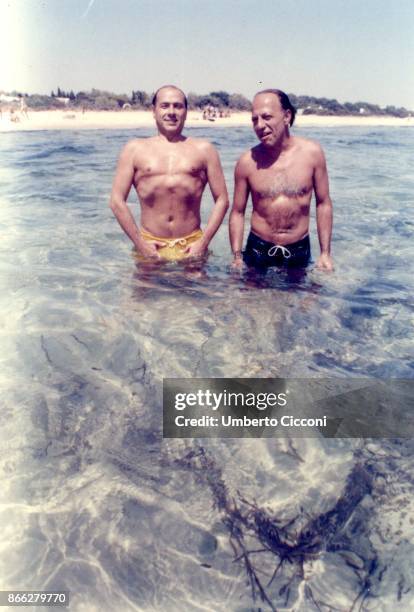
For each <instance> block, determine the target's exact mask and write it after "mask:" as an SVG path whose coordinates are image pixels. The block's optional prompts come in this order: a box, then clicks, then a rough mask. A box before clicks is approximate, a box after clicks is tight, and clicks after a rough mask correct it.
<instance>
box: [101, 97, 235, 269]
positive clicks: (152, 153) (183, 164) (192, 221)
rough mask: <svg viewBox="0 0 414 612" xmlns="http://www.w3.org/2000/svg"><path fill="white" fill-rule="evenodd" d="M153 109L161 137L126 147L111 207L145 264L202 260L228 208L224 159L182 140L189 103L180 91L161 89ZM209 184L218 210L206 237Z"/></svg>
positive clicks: (206, 144)
mask: <svg viewBox="0 0 414 612" xmlns="http://www.w3.org/2000/svg"><path fill="white" fill-rule="evenodd" d="M152 104H153V115H154V119H155V123H156V125H157V129H158V135H157V136H153V137H152V138H140V139H138V138H137V139H134V140H131V141H129V142H128V143H127V144H126V145H125V147H124V148H123V150H122V152H121V155H120V158H119V162H118V167H117V170H116V174H115V178H114V182H113V188H112V194H111V199H110V207H111V209H112V211H113V213H114V215H115V216H116V218H117V220H118V222H119V224H120V226H121V227H122V229H123V230H124V232H125V233H126V234H127V235H128V236H129V238H130V239H131V240H132V242H133V243H134V245H135V247H136V249H137V251H138V254H140V255H141V256H143V257H144V258H151V259H160V260H179V259H186V258H189V257H197V258H198V257H202V256H203V255H204V254H205V253H206V251H207V247H208V245H209V243H210V241H211V239H212V238H213V236H214V234H215V233H216V231H217V230H218V228H219V226H220V224H221V222H222V220H223V218H224V216H225V214H226V211H227V208H228V205H229V204H228V196H227V189H226V184H225V182H224V176H223V170H222V168H221V164H220V159H219V156H218V153H217V151H216V149H215V148H214V147H213V146H212V145H211V144H210V143H209V142H207V141H206V140H201V139H199V138H190V137H186V136H183V135H182V131H183V128H184V123H185V120H186V116H187V98H186V96H185V95H184V93H183V92H182V91H181V89H178V87H175V86H173V85H165V86H163V87H160V89H158V91H157V92H156V93H155V95H154V98H153V101H152ZM207 183H208V184H209V187H210V190H211V193H212V195H213V198H214V201H215V205H214V207H213V210H212V213H211V215H210V218H209V220H208V223H207V225H206V227H205V229H204V231H202V230H201V229H200V223H201V219H200V205H201V197H202V194H203V191H204V188H205V186H206V185H207ZM132 185H133V186H134V187H135V189H136V192H137V195H138V198H139V201H140V204H141V223H140V227H139V228H138V226H137V224H136V222H135V220H134V218H133V216H132V214H131V211H130V210H129V208H128V205H127V198H128V194H129V191H130V189H131V187H132Z"/></svg>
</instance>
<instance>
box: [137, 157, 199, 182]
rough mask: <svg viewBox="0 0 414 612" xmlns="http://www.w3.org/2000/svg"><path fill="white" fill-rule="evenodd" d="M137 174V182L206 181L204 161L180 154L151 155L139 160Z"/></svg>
mask: <svg viewBox="0 0 414 612" xmlns="http://www.w3.org/2000/svg"><path fill="white" fill-rule="evenodd" d="M137 166H138V167H137V170H136V173H135V179H136V181H137V182H139V181H141V180H145V179H157V178H158V179H160V180H164V181H167V182H168V181H172V182H175V181H177V180H185V179H186V178H188V179H190V180H191V179H195V180H197V179H198V180H201V181H205V180H206V168H205V164H204V161H203V160H202V159H201V158H200V157H198V156H196V155H183V154H179V153H169V154H156V153H155V154H149V155H147V156H145V158H142V159H141V160H139V163H138V164H137Z"/></svg>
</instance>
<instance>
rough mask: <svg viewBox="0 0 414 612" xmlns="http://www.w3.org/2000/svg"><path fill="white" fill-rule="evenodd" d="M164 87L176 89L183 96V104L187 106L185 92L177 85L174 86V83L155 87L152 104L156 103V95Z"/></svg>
mask: <svg viewBox="0 0 414 612" xmlns="http://www.w3.org/2000/svg"><path fill="white" fill-rule="evenodd" d="M164 89H173V90H174V91H178V92H179V93H180V94H181V95H182V97H183V102H184V106H185V107H186V108H188V102H187V97H186V95H185V93H184V92H183V90H182V89H180V88H179V87H176V86H175V85H162V87H159V88H158V89H157V91H156V92H155V94H154V97H153V98H152V105H153V106H154V107H155V106H156V105H157V96H158V94H159V93H160V91H163V90H164Z"/></svg>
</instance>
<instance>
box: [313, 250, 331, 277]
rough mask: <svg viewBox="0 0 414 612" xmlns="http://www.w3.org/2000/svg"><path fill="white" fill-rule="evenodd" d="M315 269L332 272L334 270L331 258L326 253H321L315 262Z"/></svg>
mask: <svg viewBox="0 0 414 612" xmlns="http://www.w3.org/2000/svg"><path fill="white" fill-rule="evenodd" d="M316 267H317V268H319V270H327V271H328V272H332V270H333V269H334V265H333V259H332V257H331V256H330V255H328V253H321V255H320V256H319V258H318V261H317V262H316Z"/></svg>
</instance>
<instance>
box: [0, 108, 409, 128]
mask: <svg viewBox="0 0 414 612" xmlns="http://www.w3.org/2000/svg"><path fill="white" fill-rule="evenodd" d="M15 116H17V118H18V121H11V120H10V116H9V113H8V112H3V115H2V118H1V120H0V132H21V131H32V130H36V131H37V130H65V129H69V130H94V129H105V130H109V129H134V128H151V127H153V126H154V119H153V116H152V112H151V111H143V110H138V111H87V112H85V113H82V112H81V111H74V110H67V111H64V110H48V111H32V110H29V115H28V118H26V117H21V116H20V115H19V113H16V114H15ZM186 126H187V127H202V128H206V127H207V128H208V127H211V126H213V127H246V126H251V116H250V113H249V112H234V113H233V114H232V115H231V117H223V118H218V119H216V120H215V121H209V120H206V119H203V118H202V116H201V113H200V112H198V111H189V112H188V117H187V122H186ZM295 126H296V127H299V128H301V127H351V126H359V127H363V126H366V127H374V126H375V127H387V126H390V127H412V126H414V118H413V117H408V118H404V119H402V118H399V117H384V116H371V117H363V116H361V117H358V116H349V117H345V116H320V115H297V117H296V121H295Z"/></svg>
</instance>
